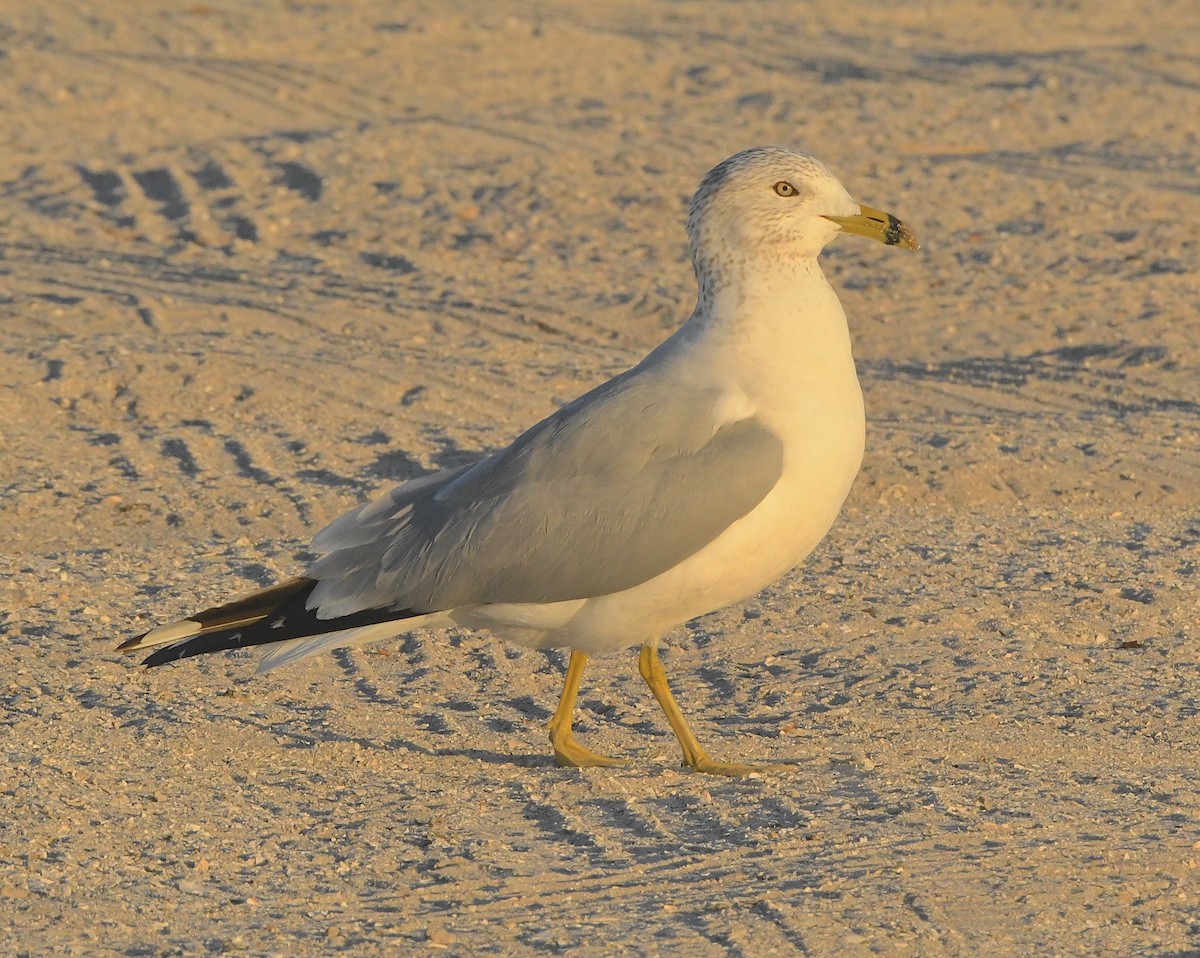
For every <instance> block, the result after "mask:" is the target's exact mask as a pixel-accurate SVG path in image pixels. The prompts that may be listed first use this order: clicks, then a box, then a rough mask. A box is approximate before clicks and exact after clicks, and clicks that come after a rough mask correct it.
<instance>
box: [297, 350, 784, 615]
mask: <svg viewBox="0 0 1200 958" xmlns="http://www.w3.org/2000/svg"><path fill="white" fill-rule="evenodd" d="M637 372H638V369H637V368H636V367H635V369H633V370H630V371H629V372H628V373H625V374H624V375H622V376H619V377H617V378H616V379H614V380H611V381H610V382H607V383H605V384H604V385H602V386H600V387H598V388H597V389H595V390H593V391H592V392H590V393H587V394H585V395H584V396H581V397H580V398H579V399H577V400H575V401H574V402H572V403H570V404H568V405H566V406H564V407H563V408H562V409H560V410H559V411H558V412H556V413H555V414H553V415H552V416H550V417H549V418H547V419H545V420H543V421H542V422H540V423H538V424H537V425H536V426H534V427H533V428H532V429H530V430H529V431H528V432H526V433H525V434H524V435H522V436H521V437H520V438H519V439H517V440H516V442H514V443H513V444H512V445H511V446H509V447H508V448H507V449H504V450H502V451H501V452H498V453H496V454H495V455H493V456H490V457H489V458H487V459H484V460H482V461H481V462H478V463H476V464H474V465H473V466H468V467H464V468H462V469H457V470H453V471H449V472H441V473H435V474H433V475H430V476H425V477H422V478H421V479H417V480H415V481H413V482H409V483H405V484H404V485H402V486H399V487H397V488H396V489H393V490H392V491H391V492H390V493H388V494H386V495H385V496H383V497H382V498H381V499H379V500H377V501H376V502H373V503H371V504H369V505H367V506H365V507H363V508H362V509H359V510H356V511H355V512H351V513H349V514H347V515H345V516H343V517H342V518H341V519H338V520H337V521H335V522H334V523H333V524H332V525H330V526H329V527H328V528H327V529H325V530H324V531H322V532H321V533H319V534H318V535H317V536H316V538H315V539H314V540H313V547H314V548H315V549H316V550H317V551H318V552H324V553H327V554H326V555H324V556H323V557H321V558H320V559H318V560H317V561H316V562H315V563H314V564H313V565H312V566H311V567H310V569H309V571H308V573H307V574H308V575H309V576H312V577H314V578H316V579H318V580H319V581H318V585H317V588H316V590H315V591H314V593H313V596H312V599H311V600H310V601H311V603H312V604H315V605H317V606H319V609H320V615H321V617H322V618H324V617H332V616H334V615H344V614H348V613H350V612H355V611H360V610H362V609H365V608H371V607H377V606H381V605H388V606H395V607H396V608H403V609H408V610H412V611H415V612H434V611H440V610H445V609H452V608H457V607H459V606H464V605H477V604H485V603H497V602H506V603H507V602H557V601H561V600H565V599H580V598H587V597H590V596H597V595H606V594H608V593H612V592H619V591H621V590H623V589H628V588H631V587H632V586H635V585H638V584H639V583H642V582H645V581H647V580H648V579H651V578H653V577H654V576H656V575H659V574H660V573H662V572H665V571H667V570H668V569H670V568H672V567H673V566H675V565H677V564H678V563H679V562H681V561H683V560H684V559H686V558H687V557H688V556H690V555H693V554H694V553H696V552H698V551H699V550H700V549H701V548H703V547H704V546H705V545H707V544H708V543H709V542H711V541H712V540H713V539H715V538H716V537H717V536H718V535H720V533H721V532H723V531H724V530H725V529H726V528H728V526H730V525H731V524H732V523H733V522H735V521H736V520H737V519H740V518H741V517H742V516H744V515H746V514H747V513H749V512H750V511H751V510H752V509H753V508H754V507H755V506H756V505H758V503H759V502H761V501H762V500H763V498H764V497H765V496H766V495H767V493H768V492H770V490H771V489H772V488H773V487H774V485H775V483H776V482H777V481H778V480H779V477H780V475H781V474H782V471H783V444H782V442H781V440H780V439H779V437H778V436H776V435H775V434H774V433H773V432H772V431H771V430H769V429H768V428H766V427H765V426H764V425H763V424H762V423H760V422H758V421H756V420H754V419H745V420H741V421H738V422H735V423H731V424H728V425H724V426H722V427H720V428H719V429H718V428H716V421H715V418H714V412H713V409H714V406H715V402H716V399H717V395H718V394H717V393H716V392H715V391H709V390H700V389H696V388H694V387H692V388H688V387H686V386H683V385H682V384H680V383H677V382H675V383H672V382H670V381H669V380H668V381H666V382H664V381H663V379H662V378H661V377H659V378H654V379H653V380H652V381H647V379H646V378H645V377H640V376H638V375H637Z"/></svg>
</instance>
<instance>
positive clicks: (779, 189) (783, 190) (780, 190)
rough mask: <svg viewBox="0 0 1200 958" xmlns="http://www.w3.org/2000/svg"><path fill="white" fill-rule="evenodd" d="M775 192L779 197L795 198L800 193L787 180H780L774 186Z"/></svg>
mask: <svg viewBox="0 0 1200 958" xmlns="http://www.w3.org/2000/svg"><path fill="white" fill-rule="evenodd" d="M775 192H776V193H777V194H778V195H780V196H796V195H797V194H798V193H799V192H800V191H799V190H797V189H796V187H794V186H792V184H791V183H789V182H788V181H787V180H780V181H779V182H778V183H776V184H775Z"/></svg>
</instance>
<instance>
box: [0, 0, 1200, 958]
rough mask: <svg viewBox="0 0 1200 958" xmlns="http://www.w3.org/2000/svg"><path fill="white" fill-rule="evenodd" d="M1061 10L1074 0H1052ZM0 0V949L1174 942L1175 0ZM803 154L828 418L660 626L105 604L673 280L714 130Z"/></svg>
mask: <svg viewBox="0 0 1200 958" xmlns="http://www.w3.org/2000/svg"><path fill="white" fill-rule="evenodd" d="M1096 9H1103V11H1104V12H1101V13H1096V12H1095V10H1096ZM1198 9H1200V8H1197V7H1196V5H1195V4H1194V3H1191V2H1177V3H1173V2H1169V0H1147V2H1145V3H1139V4H1116V3H1108V4H1092V3H1081V4H1071V3H1024V4H993V3H985V2H982V0H977V2H963V0H945V2H929V3H914V4H904V5H897V4H868V3H831V4H827V5H822V6H815V5H806V6H799V5H791V4H782V3H779V4H764V3H756V2H745V3H690V2H680V3H670V2H649V0H647V2H631V3H625V4H618V3H611V4H610V3H593V4H576V5H570V6H567V5H559V4H553V3H541V4H537V3H515V2H510V3H504V4H491V5H483V4H474V3H465V2H451V3H442V2H438V3H434V2H414V3H407V4H397V5H394V6H391V7H389V6H387V5H384V4H379V3H375V2H358V3H349V2H347V3H341V2H339V3H331V4H302V3H283V2H278V3H272V2H250V3H233V2H225V0H206V2H200V3H194V4H180V3H166V2H159V3H150V2H144V3H122V4H114V3H109V4H101V3H95V2H93V3H89V2H84V0H73V2H69V3H33V2H13V0H7V2H4V3H0V115H2V116H3V117H4V121H3V131H2V133H0V139H2V143H3V148H2V149H0V197H2V198H0V362H2V364H3V366H2V376H0V524H2V528H3V534H4V543H5V548H4V550H3V555H2V556H0V576H2V578H0V634H2V636H3V641H2V643H0V705H2V711H0V755H2V762H0V940H3V941H5V942H6V943H7V944H6V946H5V947H4V952H5V953H6V954H14V953H15V954H21V955H46V954H75V955H122V956H148V955H168V954H186V955H194V954H203V953H209V954H212V953H222V952H225V953H231V954H242V953H249V954H255V955H258V954H278V955H287V956H296V955H325V954H331V953H346V954H355V955H359V954H361V955H376V954H378V955H397V954H408V953H423V952H425V951H429V952H434V951H436V952H440V953H448V954H461V955H472V954H530V955H533V954H559V953H568V952H569V953H572V954H581V955H618V954H629V955H635V954H658V953H661V954H671V955H725V954H733V955H744V956H760V955H769V954H778V955H788V954H805V955H815V956H826V955H829V956H839V958H857V956H863V955H920V956H930V958H933V956H943V955H946V956H949V955H954V956H976V955H981V954H987V955H989V956H1010V955H1011V956H1027V955H1106V954H1112V955H1120V956H1154V958H1181V956H1184V955H1197V954H1200V911H1198V905H1197V902H1198V901H1200V883H1198V882H1197V878H1198V877H1200V868H1198V866H1200V787H1198V786H1197V769H1198V768H1200V721H1198V715H1197V699H1198V696H1200V641H1198V639H1200V637H1198V635H1197V629H1196V624H1195V623H1196V617H1197V605H1198V590H1197V584H1196V574H1195V573H1196V563H1197V559H1198V556H1200V483H1198V482H1197V477H1198V475H1200V473H1198V469H1200V439H1198V433H1200V398H1198V388H1197V384H1198V382H1200V319H1198V312H1200V309H1198V307H1200V293H1198V292H1197V278H1196V263H1197V252H1198V250H1197V247H1198V241H1197V231H1196V224H1197V222H1200V186H1198V183H1200V141H1198V139H1197V127H1198V126H1200V47H1198V45H1197V44H1198V40H1197V38H1198V37H1200V12H1198ZM768 143H780V144H785V145H789V146H794V147H798V148H801V149H806V150H808V151H810V152H813V153H815V154H817V155H819V156H820V157H822V158H823V159H824V160H825V161H826V162H827V163H828V164H829V165H830V167H831V168H832V169H833V170H834V171H835V172H836V173H837V174H838V175H839V176H840V177H841V179H842V180H843V181H844V182H845V183H846V185H847V186H848V188H849V189H850V190H851V192H852V193H853V194H854V195H855V196H856V197H858V198H859V199H861V200H862V201H864V202H868V203H871V204H872V205H875V206H878V207H880V208H883V209H887V210H890V211H892V212H894V213H896V214H897V215H899V216H901V217H902V218H903V219H904V220H905V221H906V222H908V223H910V224H911V226H912V227H913V228H914V229H915V230H916V231H917V232H918V234H919V235H920V237H921V239H922V241H923V242H924V243H925V250H924V251H923V252H921V253H919V254H917V255H909V254H903V253H900V252H898V251H896V250H889V249H886V248H884V247H882V246H879V245H878V244H873V243H868V242H865V241H856V240H853V239H844V240H842V241H840V242H839V243H838V244H836V246H835V247H834V248H833V249H831V250H830V252H829V253H828V255H827V256H826V259H825V263H826V269H827V271H828V273H829V275H830V277H831V279H832V280H833V282H834V283H835V285H836V286H837V287H838V288H839V290H840V291H841V295H842V300H843V303H844V305H845V307H846V311H847V313H848V314H849V316H850V324H851V327H852V331H853V333H854V337H855V343H856V355H857V357H858V361H859V367H860V372H861V377H862V380H863V387H864V391H865V395H866V402H867V409H868V419H869V433H868V451H867V460H866V463H865V466H864V468H863V472H862V475H861V476H860V477H859V479H858V482H857V484H856V485H855V488H854V491H853V492H852V494H851V497H850V501H849V502H848V504H847V508H846V509H845V511H844V513H843V516H842V518H841V519H840V520H839V522H838V524H837V526H836V527H835V528H834V530H833V532H832V533H831V534H830V536H829V538H828V539H827V540H826V541H825V543H824V544H823V545H822V546H821V547H820V548H819V550H818V551H817V552H816V553H815V554H814V555H813V556H812V557H811V559H810V560H809V562H808V563H807V564H806V565H805V566H804V567H803V568H800V569H798V570H796V571H795V572H793V573H792V574H791V575H790V576H789V577H788V578H786V579H785V580H784V581H782V582H781V583H779V584H778V585H777V586H775V587H774V588H771V589H769V590H768V591H766V592H764V593H763V594H762V595H760V596H758V597H757V598H756V599H755V600H753V601H751V602H749V603H747V604H746V605H745V606H743V607H739V608H732V609H727V610H724V611H721V612H718V613H716V614H713V615H710V616H708V617H705V618H703V619H700V620H698V621H696V622H693V623H691V624H690V625H688V626H687V627H685V628H682V629H679V630H677V632H676V633H674V634H673V635H671V636H670V641H669V645H668V647H667V651H666V652H665V656H664V658H665V662H666V664H667V667H668V669H669V670H670V673H671V675H672V677H673V681H674V683H675V687H676V690H677V694H678V695H679V698H680V700H681V702H682V704H683V706H684V708H685V710H686V711H687V712H688V714H689V716H690V717H691V719H692V720H693V722H694V725H695V727H696V729H697V732H698V734H699V735H700V737H701V739H702V740H703V741H705V742H706V744H707V745H708V746H709V748H710V750H711V751H712V752H713V754H714V755H716V756H717V757H721V758H735V757H736V758H747V759H755V760H766V759H772V758H796V759H798V760H799V761H798V764H797V766H796V768H795V769H794V770H793V771H790V772H789V773H787V774H785V775H781V776H778V777H771V778H763V779H752V780H746V781H725V780H718V779H713V778H708V777H703V776H691V775H687V774H682V773H680V772H679V771H677V770H676V762H677V760H678V755H677V749H676V745H675V742H674V739H673V738H672V737H671V735H670V732H669V731H668V729H667V727H666V724H665V722H664V721H663V719H662V716H661V714H660V712H659V711H658V709H657V707H656V706H655V705H654V704H653V702H652V700H651V699H650V697H649V695H648V694H647V692H646V690H645V689H644V687H643V686H642V683H641V681H640V679H639V678H638V676H637V673H636V667H635V661H636V652H635V651H631V652H628V653H625V654H622V655H620V656H615V657H613V658H610V659H606V660H603V661H600V662H597V663H596V665H595V666H594V667H593V668H592V669H591V670H590V672H589V675H588V683H587V687H586V688H585V690H584V692H583V695H582V697H581V707H580V712H579V723H578V727H579V730H580V735H581V738H582V739H583V740H584V741H586V742H587V743H588V744H589V745H591V746H592V747H594V748H596V749H599V750H603V751H609V752H614V753H624V754H627V755H629V756H630V757H631V758H632V762H631V764H630V765H629V766H628V767H625V768H621V769H617V770H589V771H575V770H563V769H558V768H556V767H554V765H553V764H552V761H551V759H550V757H549V750H548V744H547V742H546V738H545V730H544V724H545V721H546V720H547V718H548V717H549V715H550V712H551V710H552V708H553V705H554V703H555V700H556V697H557V695H558V692H559V689H560V687H561V681H562V668H563V657H562V656H561V654H559V653H533V652H522V651H519V650H514V649H509V648H505V647H503V646H502V645H500V644H498V643H496V642H494V641H492V640H490V639H489V638H487V637H486V636H482V635H475V634H470V633H466V632H461V633H450V634H444V635H431V636H418V637H412V638H409V639H406V640H404V641H397V642H392V643H385V644H383V645H380V646H378V647H373V648H370V649H365V650H360V651H355V652H352V653H338V654H335V655H333V656H324V657H320V658H317V659H313V660H309V661H306V662H304V663H302V664H300V665H298V666H296V667H293V668H291V669H287V670H283V671H280V672H277V673H273V674H271V675H270V676H266V677H262V678H255V677H254V676H253V674H252V673H253V662H254V660H253V658H252V657H251V656H250V655H248V654H240V655H228V656H213V657H208V658H205V659H203V660H192V661H190V662H187V663H183V664H180V665H176V666H172V667H168V668H163V669H157V670H154V671H145V670H141V669H139V668H137V667H135V661H133V660H130V659H128V658H124V657H122V656H119V655H117V654H116V653H115V652H114V647H115V645H116V644H117V642H118V641H119V640H120V639H122V638H125V637H128V636H129V635H130V634H132V633H136V632H140V631H144V630H145V629H147V628H149V627H150V626H151V625H153V624H156V623H161V622H164V621H169V620H171V619H174V618H178V617H180V616H183V615H186V614H187V613H189V612H193V611H196V610H197V609H200V608H203V607H205V606H208V605H211V604H214V603H216V602H219V601H223V600H226V599H229V598H231V597H233V596H235V595H237V594H239V593H242V592H245V591H248V590H250V589H252V588H254V587H256V586H259V585H263V584H268V583H271V582H274V581H276V580H277V579H279V578H281V577H284V576H287V575H290V574H293V573H295V572H296V571H298V569H299V568H300V567H301V565H302V563H303V562H304V560H305V555H306V552H305V550H306V543H307V541H308V538H309V537H310V536H311V534H312V533H313V532H314V531H316V530H317V529H318V528H319V527H320V526H321V525H322V524H323V523H325V522H326V521H328V520H330V519H332V518H333V517H334V516H336V515H338V514H339V513H341V512H342V511H344V510H345V509H347V508H348V507H350V506H351V505H353V504H355V503H357V502H360V501H362V500H363V499H365V498H366V497H368V496H370V495H371V494H372V493H374V492H376V491H380V490H382V489H384V488H386V487H388V486H389V485H391V484H394V483H396V482H397V481H400V480H403V479H405V478H408V477H412V476H415V475H418V474H420V473H422V472H423V471H425V470H428V469H431V468H434V467H438V466H446V465H451V464H455V463H460V462H464V461H467V460H470V459H472V458H474V457H476V456H478V455H479V454H480V453H482V452H485V451H487V450H490V449H493V448H496V447H498V446H501V445H503V444H505V443H507V442H508V441H509V440H510V439H511V438H513V437H514V436H515V435H516V434H517V433H518V432H519V431H520V430H521V429H522V428H524V427H525V426H527V425H529V424H531V423H532V422H534V421H535V420H536V419H538V418H539V417H541V416H543V415H545V414H546V413H548V412H549V411H551V410H552V409H553V408H555V405H556V404H559V403H562V402H564V401H566V400H568V399H570V398H572V397H573V396H575V395H576V394H578V393H579V392H580V391H581V390H583V389H585V388H587V387H588V386H590V385H593V384H595V383H597V382H599V381H601V380H602V379H604V378H607V377H608V376H610V375H612V374H613V373H615V372H617V371H619V370H621V369H622V368H624V367H626V366H627V365H629V364H631V363H632V362H634V361H636V360H637V359H638V358H640V356H641V355H643V354H644V353H645V351H647V350H648V349H649V348H650V347H651V346H653V345H654V344H655V343H656V342H658V341H659V340H660V339H661V338H662V337H663V336H664V335H665V334H666V333H667V332H668V331H669V330H670V329H672V328H673V327H674V325H675V324H677V323H678V322H680V321H681V320H682V319H683V318H684V317H685V316H686V315H687V312H688V311H689V310H690V308H691V306H692V304H693V295H694V294H693V285H692V279H691V273H690V267H689V265H688V262H687V257H686V246H685V235H684V231H683V217H684V210H685V203H686V199H687V197H688V196H689V195H690V193H691V191H692V190H693V189H694V187H695V185H696V183H697V181H698V180H699V177H700V176H701V175H702V174H703V173H704V172H705V171H706V170H707V169H708V168H709V167H710V166H711V165H713V164H714V163H715V162H717V161H718V160H720V159H722V158H724V157H725V156H727V155H729V154H730V153H733V152H735V151H737V150H739V149H742V148H745V147H747V146H752V145H759V144H768Z"/></svg>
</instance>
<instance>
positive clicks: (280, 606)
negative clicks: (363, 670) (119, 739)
mask: <svg viewBox="0 0 1200 958" xmlns="http://www.w3.org/2000/svg"><path fill="white" fill-rule="evenodd" d="M316 585H317V580H316V579H310V578H307V577H304V576H300V577H298V578H295V579H289V580H287V581H286V582H281V583H279V584H278V585H273V586H271V587H270V588H268V589H263V590H261V591H260V592H255V593H253V594H252V595H248V596H245V597H244V598H241V599H237V600H235V601H233V602H229V603H227V604H226V605H219V606H216V607H215V608H212V609H205V610H204V611H203V612H197V613H196V614H195V615H193V616H191V617H190V618H187V619H183V620H182V621H180V622H174V623H171V624H170V625H163V626H159V627H158V628H157V629H151V630H150V631H149V632H147V633H145V634H144V635H139V636H137V637H136V638H133V639H129V640H128V641H126V642H123V643H121V645H120V646H118V651H123V652H136V651H139V650H142V649H150V648H155V647H159V648H157V650H156V651H154V652H152V653H151V654H150V655H148V656H146V658H145V659H143V660H142V665H146V666H155V665H162V664H163V663H165V662H174V661H175V660H176V659H186V658H190V657H191V656H193V655H203V654H205V653H207V652H220V651H223V650H225V649H244V648H248V647H249V646H253V645H263V646H270V647H271V648H269V649H268V650H267V654H266V655H265V656H264V658H263V661H262V663H261V664H260V666H259V671H260V672H263V671H266V670H267V669H272V668H276V667H277V666H280V665H284V664H285V663H287V662H294V661H296V660H297V659H302V658H305V657H307V656H309V655H312V654H314V653H316V652H320V651H322V650H324V649H333V648H344V647H345V646H348V645H358V644H359V643H360V642H367V641H370V640H371V639H381V638H387V637H389V636H392V635H399V634H400V633H402V632H408V631H410V630H411V629H414V628H420V627H421V626H422V625H424V624H425V623H426V621H427V620H430V619H432V618H434V616H431V615H422V614H420V613H417V612H412V611H409V610H405V609H399V610H398V609H389V608H384V609H364V610H363V611H361V612H353V613H351V614H349V615H342V616H338V617H336V618H332V619H322V618H318V616H317V610H316V609H310V608H309V607H308V597H309V596H310V595H311V594H312V591H313V589H314V588H315V587H316Z"/></svg>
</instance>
